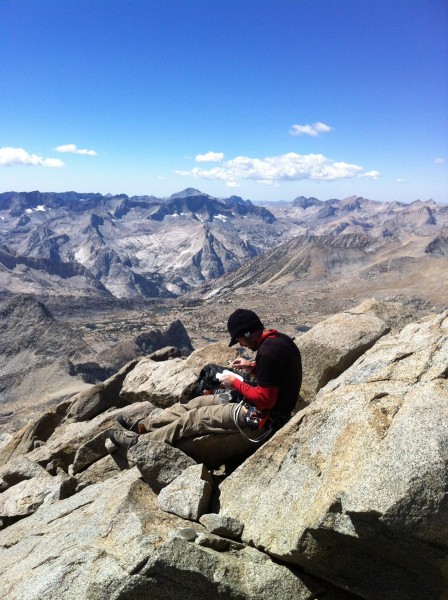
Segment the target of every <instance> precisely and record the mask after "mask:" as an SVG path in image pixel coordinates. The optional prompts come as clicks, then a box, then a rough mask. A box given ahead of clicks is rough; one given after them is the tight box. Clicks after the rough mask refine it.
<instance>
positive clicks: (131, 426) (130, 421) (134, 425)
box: [117, 415, 143, 433]
mask: <svg viewBox="0 0 448 600" xmlns="http://www.w3.org/2000/svg"><path fill="white" fill-rule="evenodd" d="M141 421H142V419H136V418H135V417H125V416H124V415H118V417H117V423H118V424H119V425H121V426H122V427H123V428H124V429H127V430H128V431H133V432H134V433H143V431H142V430H141V425H143V424H142V423H140V422H141ZM139 425H140V427H139Z"/></svg>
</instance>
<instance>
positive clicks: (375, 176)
mask: <svg viewBox="0 0 448 600" xmlns="http://www.w3.org/2000/svg"><path fill="white" fill-rule="evenodd" d="M380 175H381V173H380V172H379V171H367V173H361V174H360V175H358V177H365V178H366V179H378V177H379V176H380Z"/></svg>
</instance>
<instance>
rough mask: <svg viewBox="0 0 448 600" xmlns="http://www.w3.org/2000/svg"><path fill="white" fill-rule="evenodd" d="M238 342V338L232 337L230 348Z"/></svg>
mask: <svg viewBox="0 0 448 600" xmlns="http://www.w3.org/2000/svg"><path fill="white" fill-rule="evenodd" d="M237 342H238V339H235V338H232V339H231V340H230V342H229V348H230V346H234V345H235V344H236V343H237Z"/></svg>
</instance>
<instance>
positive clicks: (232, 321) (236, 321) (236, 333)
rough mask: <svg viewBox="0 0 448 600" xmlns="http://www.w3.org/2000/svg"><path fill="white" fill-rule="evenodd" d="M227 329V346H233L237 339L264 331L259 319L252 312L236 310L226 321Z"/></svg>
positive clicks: (242, 309)
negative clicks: (228, 340)
mask: <svg viewBox="0 0 448 600" xmlns="http://www.w3.org/2000/svg"><path fill="white" fill-rule="evenodd" d="M227 329H228V331H229V333H230V343H229V346H233V345H235V344H236V343H237V341H238V338H239V337H242V336H243V335H249V334H251V333H253V332H254V331H258V330H259V329H264V325H263V323H262V322H261V321H260V317H259V316H258V315H256V314H255V313H254V312H253V311H252V310H248V309H246V308H237V310H236V311H235V312H233V313H232V314H231V315H230V317H229V318H228V320H227Z"/></svg>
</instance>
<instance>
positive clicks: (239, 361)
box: [232, 358, 253, 369]
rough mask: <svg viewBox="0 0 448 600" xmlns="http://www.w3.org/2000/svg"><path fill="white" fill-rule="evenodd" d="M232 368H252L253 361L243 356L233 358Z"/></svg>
mask: <svg viewBox="0 0 448 600" xmlns="http://www.w3.org/2000/svg"><path fill="white" fill-rule="evenodd" d="M232 368H233V369H253V362H252V361H250V360H246V359H245V358H235V360H234V361H233V362H232Z"/></svg>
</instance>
